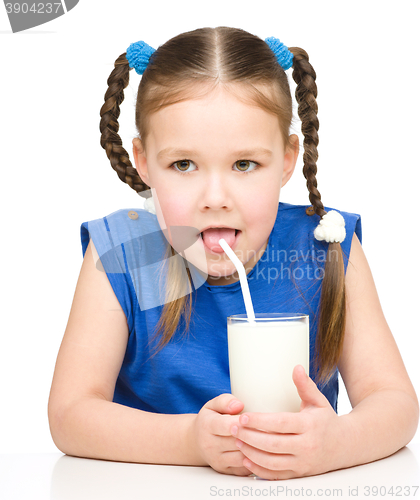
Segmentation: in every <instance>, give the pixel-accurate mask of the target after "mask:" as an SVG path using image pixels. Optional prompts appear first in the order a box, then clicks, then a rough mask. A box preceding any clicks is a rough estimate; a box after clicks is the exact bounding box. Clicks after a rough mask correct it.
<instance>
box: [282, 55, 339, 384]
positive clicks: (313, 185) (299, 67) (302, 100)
mask: <svg viewBox="0 0 420 500" xmlns="http://www.w3.org/2000/svg"><path fill="white" fill-rule="evenodd" d="M289 50H290V51H291V52H292V53H293V56H294V58H293V74H292V76H293V80H294V81H295V82H296V84H297V87H296V93H295V96H296V100H297V102H298V115H299V118H300V119H301V121H302V133H303V135H304V141H303V145H304V150H305V151H304V154H303V163H304V166H303V175H304V176H305V179H306V186H307V188H308V191H309V201H310V202H311V205H312V206H311V207H308V208H307V210H306V213H307V214H308V215H313V214H314V213H316V214H317V215H319V216H320V217H322V216H323V215H324V214H326V211H325V208H324V205H323V203H322V201H321V194H320V193H319V191H318V182H317V180H316V173H317V166H316V162H317V160H318V150H317V146H318V143H319V137H318V129H319V121H318V117H317V113H318V104H317V102H316V97H317V95H318V89H317V86H316V83H315V79H316V73H315V70H314V69H313V67H312V65H311V64H310V63H309V56H308V54H307V53H306V52H305V51H304V50H303V49H301V48H298V47H293V48H290V49H289ZM345 323H346V293H345V274H344V263H343V253H342V249H341V245H340V243H330V244H329V245H328V251H327V257H326V263H325V271H324V279H323V283H322V290H321V301H320V311H319V317H318V334H317V338H316V355H315V370H316V380H317V382H319V383H326V382H327V381H328V380H329V379H330V378H331V376H332V374H333V371H334V369H335V367H336V366H337V363H338V360H339V358H340V355H341V352H342V348H343V340H344V329H345Z"/></svg>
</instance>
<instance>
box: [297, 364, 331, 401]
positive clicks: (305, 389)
mask: <svg viewBox="0 0 420 500" xmlns="http://www.w3.org/2000/svg"><path fill="white" fill-rule="evenodd" d="M292 378H293V382H294V384H295V386H296V389H297V391H298V394H299V397H300V399H301V400H302V406H303V407H305V406H317V407H321V408H323V407H325V406H329V404H330V403H329V401H328V399H327V398H326V397H325V396H324V395H323V394H322V392H321V391H320V390H319V389H318V387H317V386H316V384H315V382H314V381H313V380H312V379H311V378H310V377H308V375H307V374H306V372H305V369H304V368H303V366H302V365H297V366H295V368H294V370H293V374H292Z"/></svg>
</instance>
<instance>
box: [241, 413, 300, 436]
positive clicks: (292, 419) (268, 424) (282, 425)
mask: <svg viewBox="0 0 420 500" xmlns="http://www.w3.org/2000/svg"><path fill="white" fill-rule="evenodd" d="M239 423H240V424H241V425H242V426H244V427H248V428H249V427H251V428H253V429H259V430H262V431H265V432H276V433H279V434H302V433H303V432H305V429H306V426H305V419H304V418H303V417H302V415H301V414H300V413H287V412H284V413H244V414H242V415H240V417H239Z"/></svg>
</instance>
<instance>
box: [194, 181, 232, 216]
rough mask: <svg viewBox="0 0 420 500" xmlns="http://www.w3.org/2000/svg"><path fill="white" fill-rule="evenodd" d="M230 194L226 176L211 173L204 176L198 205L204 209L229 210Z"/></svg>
mask: <svg viewBox="0 0 420 500" xmlns="http://www.w3.org/2000/svg"><path fill="white" fill-rule="evenodd" d="M231 194H232V192H231V190H230V189H229V185H228V181H227V179H226V176H225V175H223V174H221V173H218V172H212V173H211V174H210V175H208V176H206V179H205V182H204V183H203V187H202V197H201V202H200V204H201V205H202V207H203V208H205V209H208V208H211V209H213V210H218V209H220V208H230V206H231V204H232V197H231Z"/></svg>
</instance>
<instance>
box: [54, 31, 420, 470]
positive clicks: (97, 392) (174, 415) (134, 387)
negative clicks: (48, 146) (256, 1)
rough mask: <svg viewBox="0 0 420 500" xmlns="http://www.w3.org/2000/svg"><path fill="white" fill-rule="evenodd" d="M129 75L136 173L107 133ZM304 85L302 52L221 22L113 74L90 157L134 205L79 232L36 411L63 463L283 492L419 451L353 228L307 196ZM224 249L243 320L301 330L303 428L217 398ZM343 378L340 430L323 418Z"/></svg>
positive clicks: (229, 287)
mask: <svg viewBox="0 0 420 500" xmlns="http://www.w3.org/2000/svg"><path fill="white" fill-rule="evenodd" d="M290 67H293V75H292V76H293V78H294V80H295V82H296V83H297V89H296V98H297V101H298V105H299V107H298V114H299V117H300V118H301V120H302V132H303V135H304V155H303V161H304V167H303V173H304V176H305V178H306V184H307V187H308V190H309V200H310V205H309V206H306V207H303V206H295V205H289V204H284V203H279V194H280V189H281V187H282V186H284V185H285V184H286V183H287V182H288V180H289V179H290V177H291V175H292V173H293V171H294V168H295V164H296V161H297V156H298V151H299V144H298V138H297V136H296V135H289V128H290V124H291V120H292V99H291V95H290V89H289V85H288V81H287V76H286V73H285V71H287V70H288V69H289V68H290ZM132 68H135V70H136V71H137V73H139V74H142V75H143V76H142V79H141V82H140V85H139V89H138V95H137V104H136V126H137V129H138V132H139V137H137V138H135V139H134V140H133V155H134V160H135V165H136V168H133V167H132V164H131V162H130V160H129V156H128V154H127V152H126V151H125V149H124V148H123V147H122V142H121V139H120V137H119V135H118V133H117V132H118V116H119V113H120V111H119V105H120V104H121V102H122V101H123V99H124V94H123V92H124V88H125V87H126V86H127V85H128V81H129V72H130V70H131V69H132ZM315 78H316V75H315V71H314V69H313V68H312V66H311V64H310V63H309V59H308V55H307V53H306V52H305V51H304V50H302V49H300V48H296V47H294V48H290V49H287V47H285V46H284V45H282V44H281V43H280V42H279V41H278V40H277V39H275V38H268V39H266V41H263V40H261V39H260V38H258V37H256V36H254V35H251V34H249V33H247V32H245V31H242V30H239V29H232V28H226V27H219V28H215V29H210V28H205V29H199V30H196V31H192V32H189V33H184V34H181V35H179V36H177V37H175V38H173V39H171V40H169V41H168V42H166V43H165V44H164V45H162V46H160V47H159V48H158V50H156V51H154V49H152V48H151V47H149V46H148V45H147V44H145V43H144V42H138V43H135V44H132V45H131V46H130V47H129V49H128V50H127V53H124V54H122V55H121V56H120V57H119V58H118V59H117V60H116V62H115V69H114V70H113V71H112V73H111V75H110V77H109V79H108V85H109V88H108V90H107V92H106V94H105V104H104V105H103V107H102V109H101V125H100V129H101V133H102V136H101V145H102V147H103V148H104V149H105V151H106V153H107V156H108V158H109V159H110V162H111V166H112V167H113V168H114V170H116V172H117V174H118V176H119V178H120V179H121V180H123V181H124V182H126V183H127V184H128V185H129V186H130V187H131V188H133V189H134V190H135V191H136V192H138V193H139V194H140V195H143V196H146V197H147V200H146V203H145V207H146V209H147V210H143V209H131V210H120V211H117V212H115V213H113V214H111V215H110V216H108V217H104V218H103V219H99V220H96V221H91V222H89V223H85V224H83V225H82V245H83V252H84V261H83V265H82V269H81V273H80V277H79V281H78V284H77V287H76V292H75V296H74V301H73V305H72V309H71V313H70V317H69V321H68V325H67V329H66V332H65V334H64V338H63V342H62V345H61V348H60V351H59V354H58V359H57V364H56V369H55V373H54V378H53V382H52V387H51V394H50V400H49V408H48V410H49V420H50V426H51V433H52V437H53V439H54V441H55V443H56V445H57V447H58V448H59V449H60V450H61V451H63V452H64V453H67V454H70V455H75V456H80V457H91V458H99V459H107V460H116V461H125V462H142V463H155V464H186V465H210V466H211V467H213V468H214V469H215V470H217V471H219V472H222V473H227V474H236V475H249V474H251V473H255V474H257V475H258V476H260V477H262V478H267V479H286V478H292V477H299V476H308V475H314V474H320V473H323V472H326V471H330V470H334V469H339V468H343V467H351V466H354V465H357V464H363V463H366V462H370V461H373V460H376V459H379V458H382V457H385V456H388V455H390V454H392V453H394V452H395V451H397V450H398V449H400V448H401V447H403V446H404V445H406V444H407V443H408V442H409V441H410V440H411V439H412V437H413V436H414V434H415V431H416V428H417V423H418V401H417V397H416V394H415V391H414V388H413V386H412V384H411V382H410V380H409V377H408V375H407V372H406V370H405V367H404V364H403V361H402V359H401V357H400V354H399V352H398V348H397V346H396V344H395V341H394V339H393V337H392V334H391V332H390V330H389V328H388V326H387V324H386V321H385V318H384V316H383V313H382V310H381V307H380V304H379V300H378V296H377V293H376V290H375V286H374V282H373V279H372V276H371V273H370V270H369V266H368V264H367V262H366V258H365V256H364V254H363V250H362V248H361V245H360V240H361V225H360V217H359V216H357V215H355V214H349V213H344V212H341V213H339V212H337V211H332V210H329V209H327V210H325V208H324V206H323V203H322V202H321V196H320V193H319V191H318V189H317V180H316V172H317V167H316V161H317V157H318V155H317V145H318V133H317V130H318V119H317V103H316V96H317V87H316V84H315ZM151 195H153V196H152V198H151V197H150V196H151ZM152 200H154V203H152ZM220 237H224V238H225V239H226V241H227V242H228V244H229V245H230V246H231V247H232V249H233V250H234V251H235V253H236V255H237V256H238V258H239V259H240V260H241V261H242V263H243V264H244V266H245V269H246V272H247V279H248V281H249V286H250V292H251V296H252V298H253V302H254V308H255V312H264V313H267V312H300V313H306V314H308V315H309V316H310V325H311V331H310V340H311V342H310V344H311V345H310V359H311V363H310V373H309V375H310V376H308V375H307V374H306V373H305V371H304V370H303V368H302V367H301V366H296V367H295V369H294V371H293V381H294V383H295V385H296V388H297V390H298V393H299V395H300V397H301V399H302V404H301V410H300V412H299V413H278V414H275V413H272V414H265V413H243V414H241V411H242V410H243V403H242V402H241V401H238V400H237V399H235V397H234V396H233V395H232V394H230V382H229V367H228V357H227V340H226V318H227V316H229V315H232V314H239V313H244V312H245V307H244V302H243V298H242V293H241V289H240V284H239V281H238V276H237V273H235V268H234V267H233V264H232V263H231V261H230V260H229V259H228V258H227V256H226V255H225V254H224V253H223V250H222V249H221V247H220V246H219V244H218V241H219V239H220ZM98 257H100V259H99V258H98ZM200 278H201V279H200ZM338 371H339V372H340V373H341V375H342V378H343V380H344V383H345V385H346V389H347V392H348V395H349V398H350V401H351V404H352V407H353V410H352V411H351V413H349V414H348V415H341V416H338V415H337V413H336V411H337V393H338ZM384 438H385V439H384Z"/></svg>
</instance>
